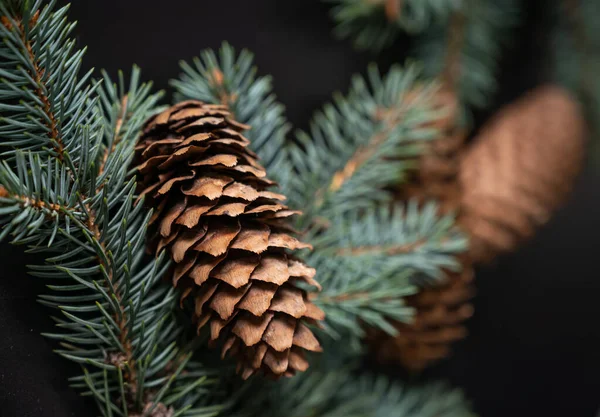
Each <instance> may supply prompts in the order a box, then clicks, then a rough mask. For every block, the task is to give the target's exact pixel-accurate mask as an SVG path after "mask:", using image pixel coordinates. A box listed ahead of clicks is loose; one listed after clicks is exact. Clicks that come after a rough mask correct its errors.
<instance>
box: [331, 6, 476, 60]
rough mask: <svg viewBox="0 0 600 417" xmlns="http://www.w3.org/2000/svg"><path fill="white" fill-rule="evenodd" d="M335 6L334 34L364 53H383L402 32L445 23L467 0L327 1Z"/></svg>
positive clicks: (418, 30) (333, 12) (421, 29)
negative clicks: (351, 41)
mask: <svg viewBox="0 0 600 417" xmlns="http://www.w3.org/2000/svg"><path fill="white" fill-rule="evenodd" d="M324 1H326V2H328V3H333V4H334V6H333V7H332V9H331V16H332V18H333V20H334V21H335V23H336V27H335V30H334V33H335V34H336V35H337V36H338V37H340V38H351V39H352V40H353V42H354V45H355V46H356V47H357V48H358V49H361V50H365V49H370V50H373V51H376V52H378V51H380V50H382V49H383V48H385V47H387V46H389V45H390V44H392V43H393V42H394V41H395V40H396V39H397V38H398V36H399V35H400V34H401V33H402V32H403V31H405V32H407V33H409V34H413V35H414V34H418V33H421V32H423V31H424V30H427V29H428V28H429V27H430V26H431V25H433V24H436V23H439V22H443V21H445V20H446V19H447V18H448V16H449V15H450V14H451V13H452V12H454V11H456V10H458V9H459V8H460V7H462V4H463V2H464V0H324Z"/></svg>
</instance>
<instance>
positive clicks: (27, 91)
mask: <svg viewBox="0 0 600 417" xmlns="http://www.w3.org/2000/svg"><path fill="white" fill-rule="evenodd" d="M54 4H55V1H51V2H50V3H49V4H48V5H47V6H45V7H43V8H42V7H41V5H42V1H41V0H37V1H35V2H34V3H33V4H30V3H29V2H23V3H21V4H20V5H19V6H17V7H13V8H9V7H8V6H7V5H6V4H0V14H1V15H2V24H1V25H0V35H1V36H2V38H3V40H2V43H1V44H0V54H1V55H2V56H3V60H2V63H0V77H1V80H2V84H3V87H2V88H0V97H2V103H3V104H2V105H0V112H1V113H2V117H0V133H2V134H3V135H4V136H5V137H8V138H10V139H11V140H10V142H7V143H5V144H4V146H6V147H8V149H7V150H6V151H5V152H4V154H3V155H4V156H8V157H11V156H14V152H15V149H16V148H17V147H18V148H19V149H21V150H25V149H26V150H31V151H36V152H42V154H44V153H45V152H51V153H52V155H53V156H56V157H57V158H59V159H60V160H62V159H64V154H65V152H67V151H69V152H70V153H71V156H72V158H73V160H74V161H75V163H76V164H77V163H78V160H79V156H80V153H79V151H80V149H78V148H77V146H76V145H77V144H76V142H75V141H74V134H73V133H74V131H75V130H76V129H77V126H79V125H82V124H85V121H86V119H87V118H89V117H90V115H91V113H92V112H93V109H94V103H93V102H92V100H90V97H91V94H92V93H93V91H94V89H95V87H94V86H93V85H87V83H88V80H89V76H90V74H91V72H88V73H87V74H85V75H84V76H83V77H82V78H81V79H78V73H79V67H80V64H81V57H82V56H83V53H84V51H82V50H80V51H73V48H74V45H75V42H74V40H72V39H69V38H68V35H69V33H70V32H71V31H72V30H73V28H74V24H72V23H68V22H67V20H66V17H65V16H66V13H67V10H68V7H63V8H61V9H58V10H56V11H53V8H54ZM84 86H85V87H84Z"/></svg>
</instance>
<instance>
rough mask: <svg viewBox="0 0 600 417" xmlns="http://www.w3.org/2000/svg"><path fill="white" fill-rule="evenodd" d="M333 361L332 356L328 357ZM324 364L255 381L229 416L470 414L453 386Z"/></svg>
mask: <svg viewBox="0 0 600 417" xmlns="http://www.w3.org/2000/svg"><path fill="white" fill-rule="evenodd" d="M334 362H337V361H334ZM333 366H334V364H331V367H329V366H325V367H324V368H323V369H322V370H319V371H308V372H306V373H305V374H303V375H300V376H298V377H296V378H293V379H289V380H286V381H281V382H278V383H275V384H273V383H271V384H269V383H265V384H260V385H259V386H258V387H256V388H255V389H254V390H251V392H250V393H248V394H246V395H245V396H244V398H243V399H242V401H240V407H239V408H240V411H238V412H235V413H233V414H232V415H233V416H234V417H246V416H250V415H252V414H251V413H248V412H244V410H261V411H262V412H261V416H262V417H270V416H280V415H286V416H290V417H304V416H323V417H363V416H368V417H371V416H372V417H390V416H393V417H474V413H473V412H472V411H471V409H470V405H469V404H468V403H467V402H466V401H465V399H464V396H463V395H462V393H461V392H459V391H457V390H451V389H449V388H448V387H447V386H446V385H445V384H441V383H430V384H426V385H420V386H404V385H403V384H399V383H394V382H391V381H390V380H389V379H388V378H387V377H385V376H374V375H370V374H361V373H357V372H353V371H352V369H351V368H348V367H347V366H346V367H338V368H336V367H333Z"/></svg>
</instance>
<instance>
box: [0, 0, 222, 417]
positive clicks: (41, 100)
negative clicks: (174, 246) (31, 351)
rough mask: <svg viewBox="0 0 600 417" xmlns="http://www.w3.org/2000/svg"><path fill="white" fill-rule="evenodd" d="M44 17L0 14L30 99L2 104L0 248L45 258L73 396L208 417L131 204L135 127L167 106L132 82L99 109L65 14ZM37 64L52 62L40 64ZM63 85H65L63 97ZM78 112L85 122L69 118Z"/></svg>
mask: <svg viewBox="0 0 600 417" xmlns="http://www.w3.org/2000/svg"><path fill="white" fill-rule="evenodd" d="M39 7H40V2H37V3H35V4H34V5H28V4H27V3H23V4H21V5H20V6H19V7H18V8H16V9H11V10H9V9H8V8H4V9H2V13H3V14H4V17H5V18H4V19H3V22H4V23H3V24H4V26H3V27H4V29H5V31H8V32H10V33H11V34H12V35H15V34H17V35H19V36H20V37H16V36H13V37H9V38H7V39H8V40H7V41H5V42H4V43H3V48H5V49H3V51H6V50H8V51H10V52H11V53H12V54H13V55H11V56H12V57H13V58H14V59H15V60H19V61H18V62H14V61H10V62H9V64H8V65H7V68H12V69H13V70H14V69H15V68H16V69H17V70H16V71H13V73H12V78H11V79H10V81H9V82H8V84H7V85H8V87H9V89H10V88H12V87H14V86H17V85H19V86H20V87H22V91H23V92H24V93H23V96H22V97H20V98H19V97H18V96H16V95H15V94H13V93H11V92H9V93H7V94H5V95H3V96H2V97H3V103H4V102H7V103H13V101H14V100H18V104H17V105H14V106H13V107H10V106H9V107H6V106H5V107H4V108H3V110H4V111H6V117H4V118H3V119H2V120H3V122H4V124H3V126H4V127H6V126H13V127H15V128H12V129H11V128H8V127H6V128H5V129H4V130H3V132H2V133H3V139H4V143H3V144H4V145H5V146H7V148H8V151H7V154H8V156H10V159H7V160H5V161H3V163H2V166H1V167H0V186H1V187H0V191H1V193H0V194H1V197H0V204H1V208H0V216H1V219H0V223H1V224H2V225H3V226H4V227H3V231H2V237H7V236H9V235H10V236H12V242H13V243H18V244H27V245H29V251H30V252H34V253H43V254H45V256H46V262H45V263H44V264H43V265H32V266H31V267H30V268H31V271H32V274H33V275H36V276H38V277H41V278H43V279H46V280H48V288H49V289H50V290H51V293H50V294H47V295H42V296H41V297H40V301H41V302H42V303H43V304H45V305H47V306H49V307H51V308H53V309H56V310H57V311H58V312H59V313H60V314H59V315H57V317H56V318H55V320H56V325H57V328H58V330H57V331H56V332H53V333H48V334H46V336H47V337H49V338H51V339H56V340H57V341H58V342H59V346H60V347H59V349H57V353H58V354H60V355H62V356H63V357H65V358H67V359H69V360H72V361H74V362H77V363H79V364H80V365H81V366H82V369H83V375H81V376H80V377H75V378H72V380H71V381H72V384H73V386H75V387H77V388H79V389H80V390H82V392H83V394H84V395H91V396H92V397H93V398H94V399H95V401H96V402H97V404H98V407H99V410H100V411H101V413H102V414H103V415H104V416H129V415H134V414H135V413H141V415H151V414H152V413H153V412H154V410H155V409H157V408H161V407H162V408H165V409H167V410H168V409H169V408H172V409H173V412H177V413H178V414H179V415H185V416H193V415H200V414H202V415H206V412H214V411H215V410H216V409H215V408H214V407H212V408H205V407H204V403H205V402H206V395H205V392H206V391H202V390H192V389H189V387H190V386H192V387H200V386H210V385H212V384H214V382H215V380H214V378H207V372H206V371H205V370H202V368H198V364H193V363H191V362H190V355H189V354H186V352H184V351H182V350H181V349H180V347H179V346H178V344H177V337H178V335H179V334H180V333H181V329H180V328H179V327H178V325H177V321H176V320H175V317H174V316H173V311H174V309H176V308H178V307H177V303H178V299H177V294H176V291H175V290H174V289H173V288H172V286H171V285H169V284H166V283H163V282H162V280H161V278H162V275H163V274H164V271H165V270H166V268H167V267H168V265H167V264H166V262H164V261H163V257H162V256H160V257H158V258H157V259H155V260H150V261H148V260H147V259H146V256H145V232H146V224H147V223H148V220H149V216H150V214H151V213H149V212H148V211H147V210H146V209H145V208H144V207H143V205H142V204H141V203H140V202H138V201H136V200H137V196H136V194H135V192H136V184H135V180H134V179H132V178H130V175H129V172H128V170H129V165H130V162H131V159H132V156H133V148H134V146H135V140H136V137H137V134H138V132H139V130H140V127H141V124H142V123H143V122H144V121H145V120H146V119H147V117H148V116H149V115H150V114H151V112H153V111H155V108H156V103H157V100H158V99H159V98H160V94H153V93H151V85H150V84H140V83H139V70H138V69H134V71H133V72H132V77H131V82H130V84H129V86H128V87H127V86H126V85H125V82H124V77H123V75H122V74H120V76H119V78H120V82H119V84H118V86H117V85H115V84H113V83H112V82H110V80H108V79H106V80H105V82H104V84H102V87H101V88H100V89H99V90H98V91H99V92H98V96H92V95H91V92H93V91H94V89H93V88H92V87H91V86H90V85H91V84H90V83H86V82H75V81H74V80H76V73H77V70H78V68H79V65H80V61H81V55H80V54H75V55H73V56H71V55H69V51H70V50H71V49H72V47H73V42H72V41H70V40H68V39H67V38H66V37H65V35H64V34H66V33H68V32H69V31H70V30H71V28H72V25H71V24H68V23H66V18H65V13H66V9H59V10H57V11H54V10H53V3H51V4H50V5H48V6H46V7H44V8H41V9H39ZM15 10H16V11H15ZM10 12H14V14H9V13H10ZM6 22H8V23H6ZM55 31H59V32H61V31H62V33H63V34H62V35H60V36H58V37H56V36H55ZM19 39H21V42H20V43H18V42H17V40H19ZM11 42H13V43H11ZM44 45H46V46H45V47H44V48H45V49H44V48H42V46H44ZM19 48H21V49H19ZM40 48H41V49H40ZM40 50H41V51H42V52H41V53H42V56H43V57H44V58H36V57H37V56H38V55H37V53H38V52H39V51H40ZM19 51H21V52H22V53H19ZM43 54H45V55H43ZM57 59H59V60H63V61H65V62H64V63H63V64H58V63H56V62H55V61H56V60H57ZM19 63H20V64H22V65H19ZM54 71H55V72H54ZM65 72H66V73H68V74H65ZM7 73H9V71H8V70H6V71H4V72H2V74H3V75H5V76H6V75H7ZM38 73H39V74H40V76H39V77H38V75H36V74H38ZM17 74H18V75H19V76H20V77H22V79H19V78H18V77H17ZM63 77H66V78H67V80H70V82H71V83H70V84H69V85H66V86H65V85H63V82H62V80H63ZM85 79H87V77H85ZM93 85H97V83H93ZM61 88H62V90H60V89H61ZM59 90H60V91H59ZM11 91H12V90H11ZM5 92H6V91H2V92H0V94H2V93H5ZM69 97H75V98H76V99H75V100H74V101H71V100H70V99H69ZM27 100H31V102H32V103H33V104H29V103H28V102H27ZM15 102H17V101H15ZM46 102H47V105H46V104H45V103H46ZM65 103H67V104H68V106H66V107H65ZM97 103H99V104H97ZM75 104H78V105H79V107H80V108H79V109H71V108H70V107H69V106H74V105H75ZM67 110H68V112H67ZM3 114H4V113H3ZM23 120H26V122H24V121H23ZM192 369H195V370H194V371H193V372H191V370H192ZM210 410H212V411H210Z"/></svg>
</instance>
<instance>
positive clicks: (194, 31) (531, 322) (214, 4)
mask: <svg viewBox="0 0 600 417" xmlns="http://www.w3.org/2000/svg"><path fill="white" fill-rule="evenodd" d="M74 3H75V4H73V5H72V10H71V14H70V16H71V18H72V19H75V20H78V21H79V26H78V27H77V29H76V35H77V38H78V40H79V43H80V45H82V46H83V45H88V46H89V50H88V53H87V55H86V58H85V64H84V66H85V67H88V68H89V67H95V68H106V69H107V70H108V71H109V72H110V73H111V74H115V73H116V71H117V69H119V68H123V69H128V68H129V67H130V66H131V64H133V63H136V64H138V65H140V66H141V67H142V69H143V75H144V76H145V77H146V78H147V79H152V80H154V81H155V82H156V85H157V86H158V87H160V88H167V87H168V86H167V81H168V79H169V78H171V77H175V76H176V75H177V74H178V60H179V59H189V58H191V57H192V56H194V55H196V54H198V52H199V51H200V50H201V49H203V48H206V47H218V46H219V44H220V43H221V41H222V40H228V41H229V42H231V43H232V44H233V45H234V46H236V47H238V48H239V47H247V48H250V49H251V50H253V51H254V52H255V53H256V61H257V63H258V65H259V68H260V72H261V73H270V74H272V75H273V76H274V78H275V90H276V93H277V94H278V96H279V98H280V100H281V101H282V102H283V103H284V104H285V105H286V106H287V110H288V116H289V118H290V119H291V121H292V122H293V123H294V124H295V125H296V126H299V127H304V126H306V125H307V123H308V119H309V117H310V115H311V114H312V112H313V111H314V110H315V109H317V108H318V107H319V106H320V105H321V104H322V103H323V102H324V101H326V100H327V99H328V98H329V97H330V94H331V93H332V92H333V91H335V90H345V89H346V87H347V85H348V83H349V80H350V77H351V75H352V74H353V73H355V72H361V71H363V70H364V68H365V66H366V64H367V63H368V62H369V61H372V60H376V61H378V62H379V63H380V64H381V65H382V67H384V68H385V67H387V66H388V65H389V64H390V63H391V62H394V61H396V60H400V58H401V57H402V56H403V55H402V54H403V49H402V46H398V47H395V48H392V49H389V50H387V51H386V52H385V53H384V54H382V55H381V56H373V55H369V54H365V53H363V54H360V53H357V52H355V51H354V50H353V49H352V47H351V45H350V43H349V42H340V41H336V40H334V39H333V38H332V36H331V27H332V23H331V21H330V20H329V18H328V16H327V10H328V9H327V7H326V6H325V5H323V4H322V3H321V2H320V1H319V0H299V1H284V0H229V1H220V2H219V1H206V0H204V1H198V0H195V1H193V0H186V1H182V0H180V1H158V0H153V1H150V0H127V1H123V0H94V1H92V0H87V1H83V0H79V1H75V2H74ZM525 3H528V7H529V10H528V11H527V14H526V15H525V16H524V17H525V23H524V25H523V27H522V29H520V33H519V35H518V36H517V39H516V42H515V45H514V47H512V48H510V49H509V50H507V51H506V54H505V57H504V58H503V62H502V68H503V69H502V76H501V80H502V87H501V89H500V93H499V95H498V100H497V101H496V106H498V105H500V104H501V103H503V102H506V101H509V100H510V99H512V98H514V97H516V96H518V95H519V94H520V93H521V92H523V91H524V90H526V89H527V88H530V87H532V86H534V85H536V84H539V83H540V82H542V81H543V80H544V79H545V78H546V75H545V74H547V72H548V71H547V69H546V68H545V66H544V64H543V63H544V61H543V60H542V57H544V56H546V55H547V51H548V48H549V45H548V42H547V39H546V36H545V34H546V33H547V28H546V23H545V22H546V20H547V17H548V16H546V12H545V10H547V8H546V7H543V6H544V5H545V4H546V3H545V2H544V1H543V0H539V1H528V2H525ZM485 117H486V114H480V115H478V119H479V120H483V119H484V118H485ZM599 185H600V176H599V175H598V174H596V173H595V171H594V170H592V169H590V168H588V169H587V170H586V172H585V173H584V175H583V176H582V177H581V179H580V181H579V182H578V184H577V186H576V189H575V192H574V195H573V198H572V199H571V201H570V202H569V204H568V205H567V206H566V207H565V208H564V209H563V210H562V211H561V212H560V213H558V215H557V216H556V217H555V218H554V219H553V220H552V221H551V222H550V224H548V225H547V227H545V228H544V229H543V230H541V231H540V233H539V234H538V235H537V237H536V239H535V240H533V241H532V242H531V243H530V244H529V245H527V246H526V247H525V248H523V249H522V250H521V251H520V252H519V253H518V254H515V255H512V256H508V257H504V258H502V259H500V260H499V261H498V262H497V264H496V265H495V266H493V267H490V268H488V269H486V270H481V271H479V274H478V291H479V295H478V297H477V298H476V301H475V303H476V309H477V311H476V315H475V317H474V318H473V319H472V320H471V322H470V323H469V327H470V332H471V336H470V338H468V339H467V340H466V341H465V342H463V343H462V344H460V345H459V346H457V348H456V354H455V355H454V357H453V358H452V359H450V360H448V361H446V362H445V363H443V364H441V365H440V366H438V367H436V368H435V369H433V370H431V371H430V373H431V374H432V375H438V376H441V377H443V378H446V379H448V380H450V382H451V383H453V384H454V385H458V386H461V387H463V388H464V390H465V391H466V393H467V395H468V397H470V398H471V399H472V401H473V404H474V407H475V409H476V411H477V412H478V413H480V415H481V416H482V417H507V416H511V417H531V416H545V417H552V416H557V417H558V416H560V417H564V416H574V417H580V416H581V417H592V416H593V415H595V411H596V410H597V407H598V406H600V398H599V397H598V383H597V376H598V374H600V354H599V350H600V331H599V330H598V328H597V323H596V321H597V319H598V318H600V303H598V302H597V299H598V297H599V296H600V284H599V283H598V281H597V275H598V273H597V271H596V262H595V261H596V259H597V258H596V256H597V246H596V239H597V238H596V236H597V233H598V231H600V218H597V216H596V213H598V212H599V211H600V187H599ZM0 249H1V264H0V265H1V267H0V276H1V279H0V415H1V416H6V417H17V416H18V417H29V416H32V417H33V416H36V417H46V416H52V417H54V416H57V417H62V416H77V417H87V416H94V415H95V414H96V413H95V405H94V404H93V403H92V402H90V401H88V400H85V399H83V398H80V397H78V396H77V395H76V394H75V393H74V392H73V391H71V390H70V389H69V388H68V387H67V382H66V378H67V376H70V375H74V374H75V373H76V371H77V370H76V367H75V366H73V365H72V364H70V363H68V362H67V361H65V360H62V359H60V358H59V357H57V356H56V355H54V354H53V353H52V348H53V344H52V343H51V342H50V341H48V340H46V339H44V338H43V337H42V336H40V332H44V331H46V332H47V331H52V322H51V320H50V319H49V318H48V310H47V309H45V308H44V307H42V306H41V305H39V304H38V303H37V302H36V301H35V296H36V294H38V293H40V292H42V291H43V290H44V288H43V285H42V283H41V282H40V281H38V280H36V279H34V278H31V277H29V276H27V275H26V273H25V264H26V263H31V262H33V261H35V259H31V258H28V257H26V256H25V255H23V253H22V250H21V249H20V248H12V247H10V246H8V245H2V246H0Z"/></svg>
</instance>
